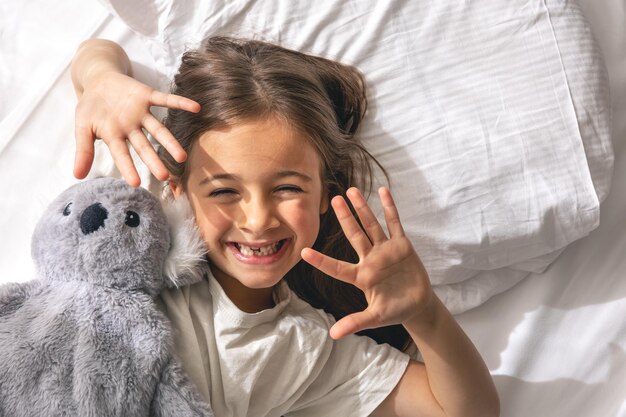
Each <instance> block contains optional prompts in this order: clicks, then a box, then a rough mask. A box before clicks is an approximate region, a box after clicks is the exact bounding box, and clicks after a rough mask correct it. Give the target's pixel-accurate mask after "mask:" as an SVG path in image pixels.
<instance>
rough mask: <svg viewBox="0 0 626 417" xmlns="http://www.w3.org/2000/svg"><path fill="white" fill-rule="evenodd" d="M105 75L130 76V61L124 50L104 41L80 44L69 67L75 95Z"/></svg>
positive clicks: (87, 41)
mask: <svg viewBox="0 0 626 417" xmlns="http://www.w3.org/2000/svg"><path fill="white" fill-rule="evenodd" d="M107 73H116V74H122V75H130V73H131V66H130V60H129V59H128V56H127V55H126V53H125V52H124V50H123V49H122V48H121V47H120V46H119V45H117V44H116V43H115V42H111V41H108V40H104V39H89V40H86V41H84V42H83V43H81V44H80V46H79V47H78V50H77V51H76V54H75V55H74V59H73V60H72V66H71V74H72V82H73V84H74V89H75V90H76V93H77V94H81V93H82V92H83V91H84V90H85V88H86V87H87V85H89V84H92V83H94V82H96V80H97V79H98V78H100V77H102V76H104V75H105V74H107Z"/></svg>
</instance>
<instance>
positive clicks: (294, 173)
mask: <svg viewBox="0 0 626 417" xmlns="http://www.w3.org/2000/svg"><path fill="white" fill-rule="evenodd" d="M274 177H276V178H286V177H297V178H300V179H301V180H303V181H306V182H311V181H313V179H312V178H311V177H309V176H308V175H306V174H303V173H302V172H298V171H293V170H286V171H279V172H277V173H275V174H274ZM238 179H239V177H238V176H237V175H234V174H229V173H226V172H224V173H220V174H215V175H207V176H206V177H205V178H204V179H203V180H202V181H200V183H199V184H198V185H199V186H202V185H206V184H208V183H210V182H213V181H216V180H231V181H235V180H238Z"/></svg>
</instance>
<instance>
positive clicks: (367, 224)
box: [346, 187, 387, 244]
mask: <svg viewBox="0 0 626 417" xmlns="http://www.w3.org/2000/svg"><path fill="white" fill-rule="evenodd" d="M346 194H347V195H348V198H349V199H350V202H351V203H352V206H353V207H354V209H355V210H356V214H357V215H358V216H359V220H361V224H362V225H363V228H364V229H365V231H366V232H367V235H368V236H369V237H370V239H371V240H372V243H373V244H377V243H381V242H384V241H386V240H387V235H385V231H384V230H383V228H382V226H381V225H380V223H379V222H378V219H377V218H376V216H375V215H374V212H373V211H372V209H371V208H370V206H369V205H368V204H367V201H366V200H365V197H363V194H361V192H360V191H359V190H358V189H357V188H355V187H352V188H350V189H349V190H348V191H347V192H346Z"/></svg>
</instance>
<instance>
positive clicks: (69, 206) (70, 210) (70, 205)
mask: <svg viewBox="0 0 626 417" xmlns="http://www.w3.org/2000/svg"><path fill="white" fill-rule="evenodd" d="M71 207H72V203H67V205H66V206H65V208H64V209H63V215H64V216H69V215H70V213H71V212H72V209H71Z"/></svg>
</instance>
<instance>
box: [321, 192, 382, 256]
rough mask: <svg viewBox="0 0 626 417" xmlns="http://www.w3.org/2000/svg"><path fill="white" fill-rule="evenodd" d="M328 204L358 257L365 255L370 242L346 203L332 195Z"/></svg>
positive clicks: (341, 198) (370, 245) (369, 247)
mask: <svg viewBox="0 0 626 417" xmlns="http://www.w3.org/2000/svg"><path fill="white" fill-rule="evenodd" d="M330 204H331V205H332V207H333V210H334V211H335V215H336V216H337V220H339V225H340V226H341V230H343V233H344V234H345V235H346V237H347V238H348V241H349V242H350V244H351V245H352V247H353V248H354V250H355V251H356V253H357V255H359V258H362V257H363V256H365V255H366V254H367V253H368V252H369V250H370V249H371V248H372V242H370V239H369V238H368V237H367V235H366V234H365V232H364V231H363V229H361V226H359V223H358V222H357V221H356V219H355V218H354V215H353V214H352V212H351V211H350V208H349V207H348V203H346V200H344V199H343V197H341V196H336V197H334V198H333V199H332V200H331V201H330Z"/></svg>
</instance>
